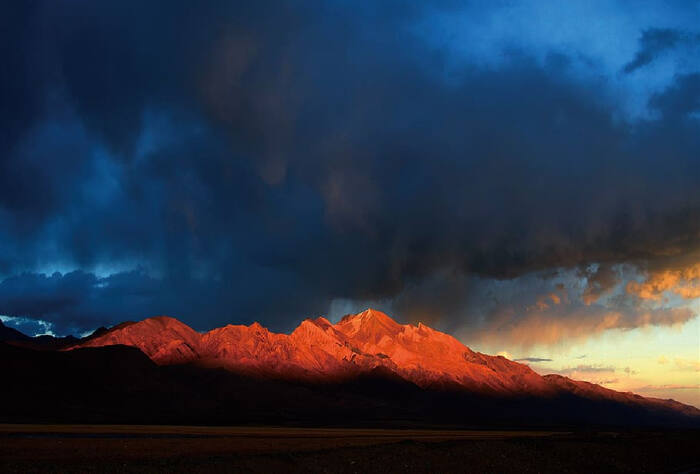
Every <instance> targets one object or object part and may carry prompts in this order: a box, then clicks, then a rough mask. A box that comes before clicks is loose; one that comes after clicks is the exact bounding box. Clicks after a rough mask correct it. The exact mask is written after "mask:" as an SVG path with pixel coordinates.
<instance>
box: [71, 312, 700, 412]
mask: <svg viewBox="0 0 700 474" xmlns="http://www.w3.org/2000/svg"><path fill="white" fill-rule="evenodd" d="M110 345H126V346H132V347H136V348H138V349H140V350H141V351H142V352H143V353H144V354H146V355H147V356H148V357H149V358H150V359H151V360H152V361H153V362H155V363H156V364H158V365H163V366H169V365H182V364H192V365H199V366H202V367H208V368H224V369H226V370H228V371H232V372H237V373H240V374H245V375H253V376H256V377H259V378H278V379H286V380H299V381H306V382H321V383H323V382H336V381H340V380H349V379H352V378H353V377H357V376H362V375H366V374H370V373H382V371H385V372H387V371H388V372H390V373H392V374H395V375H396V376H398V377H400V378H401V379H403V380H406V381H407V382H410V383H412V384H415V385H416V386H418V387H420V388H421V389H430V390H435V389H437V390H456V391H464V392H467V393H471V394H476V395H480V396H491V397H494V396H495V397H511V398H512V397H540V398H552V397H557V396H562V395H569V394H573V395H576V396H580V397H584V398H588V399H592V400H604V401H611V402H616V403H623V404H626V405H634V406H643V407H646V408H651V409H661V410H670V411H674V412H681V413H683V414H685V415H691V416H700V410H698V409H696V408H695V407H692V406H689V405H684V404H681V403H679V402H676V401H675V400H661V399H655V398H645V397H641V396H639V395H636V394H632V393H629V392H616V391H614V390H610V389H607V388H604V387H601V386H599V385H595V384H590V383H588V382H581V381H575V380H572V379H569V378H566V377H563V376H555V375H546V376H541V375H539V374H537V373H536V372H534V371H533V370H532V369H531V368H530V367H529V366H527V365H525V364H520V363H518V362H515V361H511V360H509V359H506V358H504V357H502V356H490V355H487V354H482V353H479V352H474V351H472V350H471V349H470V348H469V347H467V346H465V345H464V344H462V343H461V342H459V341H458V340H457V339H455V338H454V337H453V336H451V335H449V334H445V333H442V332H440V331H436V330H435V329H432V328H430V327H428V326H426V325H424V324H421V323H419V324H418V326H414V325H411V324H399V323H397V322H396V321H394V320H393V319H392V318H391V317H389V316H388V315H386V314H384V313H382V312H380V311H376V310H373V309H371V308H370V309H367V310H366V311H363V312H361V313H358V314H354V315H352V314H351V315H346V316H345V317H343V318H342V319H341V320H340V321H339V322H338V323H336V324H332V323H331V322H330V321H328V320H327V319H326V318H324V317H318V318H315V319H311V318H309V319H305V320H304V321H302V322H301V323H300V324H299V326H297V328H295V329H294V330H293V331H292V332H291V333H290V334H280V333H273V332H271V331H269V330H268V329H266V328H264V327H263V326H262V325H260V324H259V323H257V322H256V323H253V324H251V325H249V326H244V325H233V324H229V325H226V326H224V327H221V328H215V329H212V330H210V331H207V332H204V333H199V332H197V331H195V330H194V329H192V328H190V327H189V326H187V325H186V324H184V323H182V322H180V321H178V320H177V319H175V318H171V317H168V316H157V317H153V318H147V319H145V320H142V321H139V322H136V323H128V324H125V323H123V324H120V325H117V326H115V327H114V328H112V329H109V330H107V331H106V332H104V333H102V334H101V335H97V336H95V337H91V338H90V339H89V340H85V341H81V342H80V343H78V344H76V345H74V346H72V347H70V348H68V349H67V350H72V349H78V348H87V347H102V346H110Z"/></svg>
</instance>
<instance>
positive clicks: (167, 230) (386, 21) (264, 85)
mask: <svg viewBox="0 0 700 474" xmlns="http://www.w3.org/2000/svg"><path fill="white" fill-rule="evenodd" d="M462 7H463V6H462V5H454V4H452V2H444V3H443V2H429V3H422V4H421V5H420V6H407V5H402V4H395V3H393V2H387V3H379V4H372V5H369V6H364V7H355V6H353V7H350V6H349V5H346V4H345V3H344V2H318V3H316V2H311V3H305V4H303V5H298V4H294V3H287V2H270V3H268V2H262V3H259V2H256V3H253V4H245V3H234V4H230V5H224V6H222V5H215V4H213V3H212V4H206V5H198V6H195V5H193V4H192V3H191V2H179V1H174V2H167V3H164V4H156V3H147V4H138V3H135V2H107V3H100V5H97V4H94V3H93V2H82V3H79V4H75V3H74V2H60V1H52V2H21V3H18V4H7V5H4V6H3V7H1V8H2V10H3V11H2V12H0V13H2V16H3V18H6V19H7V20H8V25H9V28H7V29H4V30H3V31H2V33H0V35H2V37H1V38H0V44H2V45H3V46H0V48H2V49H1V50H0V59H2V63H3V65H4V66H3V68H2V69H0V84H1V85H0V103H3V104H4V107H3V109H2V113H1V114H0V145H1V147H0V149H1V150H2V151H1V152H0V275H2V277H3V278H7V279H6V280H5V281H4V282H2V283H1V284H0V314H7V315H10V316H23V317H29V318H34V319H42V320H49V321H52V322H54V323H55V324H56V325H57V326H60V327H62V328H75V330H84V329H89V328H90V327H95V326H97V325H100V324H105V323H110V322H112V323H113V322H117V321H120V320H123V319H135V318H141V317H146V316H150V315H153V314H162V313H169V314H172V315H173V316H177V317H180V318H182V319H183V320H184V321H186V322H187V323H189V324H192V325H193V326H195V327H202V328H205V327H211V326H214V325H221V324H225V323H227V322H230V321H241V322H250V321H252V320H261V321H262V322H263V323H265V324H266V325H269V326H271V327H273V328H275V329H288V328H289V327H290V325H292V324H294V322H296V321H298V319H299V318H301V317H304V316H308V315H313V314H318V313H322V312H324V311H326V309H327V308H329V307H330V305H331V303H332V302H333V301H338V300H345V301H354V302H362V301H368V300H373V301H374V300H379V301H390V302H391V303H390V304H391V305H393V307H394V308H396V310H397V313H398V314H396V316H397V317H398V318H399V319H403V320H412V319H415V318H419V317H420V318H423V319H426V320H427V319H430V318H434V319H439V320H440V321H442V322H441V324H442V325H443V326H445V327H449V326H452V327H457V326H466V327H468V328H477V329H478V330H481V329H484V328H486V329H484V330H488V331H490V332H491V333H492V334H498V333H499V332H504V331H505V332H507V333H508V334H510V336H508V337H510V340H512V341H515V342H518V343H523V344H525V343H526V342H527V341H530V340H533V339H532V338H535V339H534V340H536V341H540V342H547V341H553V340H555V339H558V338H561V337H577V336H578V335H579V334H584V333H586V334H590V333H596V332H598V331H602V330H606V329H608V328H622V329H625V328H631V327H637V326H640V325H646V324H656V325H669V324H680V323H682V322H684V321H687V320H689V319H690V318H691V317H692V316H693V315H692V314H691V313H690V310H688V309H687V308H672V307H665V306H663V305H661V306H660V307H649V308H646V309H645V310H644V311H636V310H633V309H630V308H621V307H617V306H612V307H606V308H601V307H599V306H600V304H599V301H600V300H601V298H602V299H605V298H608V297H609V296H610V294H611V292H612V290H611V288H613V287H615V285H617V284H618V279H617V277H616V276H615V274H614V272H613V270H611V269H612V268H613V266H614V265H617V264H621V263H627V264H630V265H635V266H637V267H639V268H642V269H648V271H649V273H648V278H647V279H646V280H644V281H639V282H637V283H629V285H630V286H628V287H627V288H628V289H629V292H630V294H631V295H632V296H635V295H636V296H637V297H639V298H642V299H645V298H646V299H654V298H657V297H658V295H659V294H660V292H663V291H666V290H671V291H673V292H675V293H676V294H678V295H680V296H683V297H687V298H691V297H696V296H697V294H695V293H693V292H694V291H695V287H691V286H688V285H689V284H686V283H687V282H688V281H690V280H692V278H691V276H690V275H685V274H684V273H682V271H681V273H679V274H678V279H677V280H676V282H675V283H673V284H672V285H671V286H668V282H667V279H668V275H666V274H662V273H654V272H655V270H654V269H655V268H657V267H658V266H659V265H661V264H660V263H658V262H665V261H666V259H668V258H670V257H669V256H676V257H677V258H685V259H686V260H687V258H688V255H690V256H692V255H697V253H694V252H696V251H697V249H698V236H699V235H700V194H698V192H697V189H698V187H699V185H700V166H697V164H698V163H697V159H698V158H697V157H698V155H699V152H700V138H699V137H700V133H698V132H699V131H700V130H699V127H700V125H699V120H698V113H699V112H700V74H699V73H700V66H699V65H698V64H697V61H696V60H695V62H694V61H693V60H692V59H691V60H690V61H686V62H685V63H684V64H686V66H683V68H679V69H677V74H676V75H675V76H673V77H672V78H671V79H670V82H669V83H664V84H662V85H661V86H658V87H656V88H654V87H651V86H650V87H649V88H648V91H649V92H648V94H647V95H645V96H644V97H645V98H646V107H647V109H648V111H649V114H648V115H647V116H642V117H636V118H634V119H633V120H628V119H626V118H621V116H622V114H621V111H620V109H619V104H618V102H617V101H616V100H615V94H616V89H615V88H613V87H611V86H610V81H612V80H613V79H611V78H613V77H617V76H615V75H616V74H619V72H620V71H619V70H615V71H614V72H612V73H611V72H610V71H609V70H608V69H606V68H605V67H604V66H602V65H601V64H603V65H604V64H607V63H606V58H603V57H596V56H595V55H596V54H598V53H597V52H596V50H595V49H591V50H583V49H581V48H583V46H581V47H580V48H579V47H578V46H576V47H573V46H570V45H569V46H567V47H563V45H562V47H558V46H557V45H550V46H547V47H545V46H542V45H539V46H537V48H535V47H534V46H531V43H528V42H525V41H523V42H522V44H521V45H520V47H513V45H512V44H505V43H504V44H503V45H502V46H501V47H498V48H497V49H493V50H490V51H494V57H496V56H497V59H498V61H493V62H492V63H490V64H489V65H484V64H483V63H481V62H479V61H472V60H470V59H469V58H466V57H460V58H457V59H456V58H455V56H454V45H453V44H442V43H441V40H439V38H438V37H437V36H436V35H435V34H434V33H431V32H432V31H434V29H431V28H428V27H427V26H430V25H431V24H432V23H431V22H433V21H435V20H433V19H434V18H437V17H439V16H440V15H452V16H455V17H456V16H457V15H460V12H462V11H463V9H462ZM530 7H532V5H530ZM530 7H528V4H526V5H525V8H524V9H522V8H518V9H517V10H515V11H517V12H523V11H524V12H525V13H524V15H526V16H527V14H528V13H527V12H528V11H529V10H528V8H530ZM489 8H490V7H489V6H488V5H485V6H482V7H481V9H480V11H481V13H483V14H484V15H486V16H488V15H489V14H491V13H492V14H493V15H500V14H501V10H500V8H501V6H499V7H498V8H496V7H494V8H495V9H494V10H493V12H491V10H489ZM611 8H612V7H611ZM689 8H690V7H689ZM536 10H537V9H536V8H534V7H533V10H532V12H533V13H532V14H534V13H535V12H536ZM668 11H669V12H670V13H669V18H671V20H673V19H674V18H677V19H678V22H681V23H682V22H683V21H684V20H683V18H685V17H687V10H684V9H682V8H681V9H680V10H678V11H676V10H675V7H674V9H671V8H670V7H669V10H668ZM617 13H618V14H619V15H622V16H625V15H627V14H628V13H629V12H626V11H624V10H619V11H618V12H617ZM673 15H675V16H673ZM526 19H527V18H525V20H526ZM671 20H669V21H671ZM580 22H581V23H580V24H577V25H576V26H577V27H578V28H583V26H585V24H586V18H581V19H580ZM671 23H673V22H672V21H671ZM493 24H494V25H496V24H497V23H493ZM426 25H427V26H426ZM467 26H468V27H470V28H471V27H473V28H476V24H474V25H471V26H470V25H467ZM493 28H494V29H493V30H492V31H491V33H492V34H491V36H490V37H494V38H495V37H499V35H503V34H505V33H504V31H503V30H502V29H500V28H499V27H496V26H494V27H493ZM533 28H535V27H533ZM540 28H544V26H540ZM532 33H533V37H540V36H547V35H546V34H545V33H547V32H546V31H533V32H532ZM535 33H537V34H535ZM697 34H698V32H696V31H691V30H689V29H688V28H687V25H681V24H680V23H679V25H675V24H672V25H671V26H668V25H662V26H659V25H652V24H646V23H640V24H639V25H637V26H636V29H635V31H634V32H633V34H631V35H629V36H630V37H629V41H630V44H632V45H633V46H634V45H636V46H634V47H636V48H637V49H636V50H634V51H631V52H630V54H629V56H628V57H626V58H625V59H624V60H623V64H626V65H625V66H624V72H626V73H628V75H629V76H634V77H635V80H639V77H638V76H639V75H643V74H646V73H647V72H645V71H649V70H653V67H652V66H653V65H654V63H655V62H656V61H661V60H662V59H663V58H668V57H671V58H673V55H670V56H669V55H667V53H670V52H671V51H675V50H678V48H692V47H693V46H692V44H693V38H696V37H697ZM487 36H488V35H487ZM640 38H641V39H640ZM638 40H639V42H638ZM475 44H476V43H475ZM494 44H496V43H494ZM576 45H579V43H576ZM516 46H517V45H516ZM579 46H580V45H579ZM494 48H496V47H495V46H494ZM582 64H585V65H586V68H585V69H586V71H587V72H586V74H583V73H581V70H582V69H581V65H582ZM688 64H690V65H689V66H688ZM674 70H675V69H674ZM591 71H593V73H591ZM648 73H649V74H652V73H653V71H651V72H648ZM611 74H612V75H611ZM642 77H646V76H642ZM616 80H617V79H616ZM649 84H657V82H655V81H654V78H653V77H652V76H649ZM593 263H597V264H599V265H600V266H599V267H598V269H597V270H596V271H595V273H590V274H589V275H588V276H585V275H583V276H581V277H580V278H581V279H584V278H587V279H588V280H587V281H588V282H589V284H590V286H589V288H590V289H589V290H587V293H585V294H584V296H583V298H584V299H583V303H584V304H579V303H578V302H574V306H573V307H571V308H569V309H567V310H565V311H563V312H559V311H557V312H556V314H555V311H554V310H553V308H554V307H555V306H557V307H559V308H561V307H563V306H562V305H564V306H565V305H567V303H566V302H565V301H563V302H561V301H560V302H559V303H557V302H556V301H554V299H553V298H552V297H545V298H544V299H543V300H542V301H540V302H539V303H540V307H539V309H537V312H535V311H529V312H528V316H527V317H521V316H522V315H523V314H524V313H523V312H515V313H507V312H500V313H499V312H497V311H495V310H494V311H495V312H479V314H480V315H482V316H483V317H485V318H488V320H482V319H481V318H482V316H474V314H473V313H466V312H465V311H466V310H465V308H473V307H474V306H475V305H477V306H479V307H481V306H483V305H481V303H479V302H480V301H481V300H482V299H483V297H481V296H478V295H476V296H475V295H474V294H473V292H472V291H471V290H470V291H465V288H467V289H468V288H471V285H476V286H479V287H482V286H483V283H479V282H483V281H488V282H490V283H488V285H490V287H497V286H498V285H499V283H498V282H499V281H502V280H503V279H506V281H507V280H508V279H512V278H515V277H523V276H527V275H531V274H535V273H537V274H538V275H539V274H540V273H538V272H548V271H550V272H551V271H558V270H557V269H561V268H565V269H571V268H576V269H583V270H580V271H582V272H585V271H588V270H585V269H587V268H588V265H590V264H593ZM57 269H58V270H61V269H65V270H61V272H62V273H61V274H54V271H55V270H57ZM73 270H75V271H73ZM591 271H592V270H591ZM670 271H672V272H673V271H676V270H670ZM678 271H680V270H678ZM673 275H675V273H674V274H673ZM693 278H696V277H693ZM581 281H583V280H581ZM475 282H476V283H475ZM488 285H487V286H488ZM637 285H639V286H637ZM664 285H667V286H668V287H666V286H664ZM679 285H680V286H679ZM553 291H556V289H554V290H550V291H549V293H548V294H553V293H552V292H553ZM465 294H469V295H471V296H470V298H471V299H470V302H467V301H466V300H465V298H466V296H465ZM543 294H544V293H543ZM554 294H556V293H554ZM693 295H694V296H693ZM560 297H561V298H563V295H560V296H557V298H560ZM647 297H648V298H647ZM530 304H531V305H532V306H536V305H537V304H538V302H537V301H534V302H531V303H530ZM545 305H547V307H545ZM596 305H598V306H596ZM509 314H510V316H509ZM544 322H546V323H547V326H546V329H544V330H541V328H540V329H539V330H538V327H539V326H541V325H542V324H543V323H544ZM485 337H490V336H485Z"/></svg>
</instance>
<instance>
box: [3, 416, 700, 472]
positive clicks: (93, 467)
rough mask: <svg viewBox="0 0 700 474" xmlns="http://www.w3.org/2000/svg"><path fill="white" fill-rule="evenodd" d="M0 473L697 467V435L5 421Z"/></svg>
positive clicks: (650, 469)
mask: <svg viewBox="0 0 700 474" xmlns="http://www.w3.org/2000/svg"><path fill="white" fill-rule="evenodd" d="M0 472H13V473H14V472H16V473H31V472H42V473H43V472H75V473H86V472H99V473H116V472H149V473H150V472H164V473H165V472H168V473H169V472H187V473H198V472H202V473H204V472H252V473H257V472H265V473H268V472H329V473H336V472H338V473H375V472H376V473H386V472H476V473H484V472H493V473H510V472H513V473H516V472H517V473H528V472H533V473H536V472H556V473H566V472H572V473H577V472H581V473H584V472H585V473H590V472H635V473H642V472H653V473H684V474H689V473H700V431H625V432H593V431H589V432H564V431H489V430H439V429H356V428H353V429H343V428H286V427H279V428H272V427H196V426H144V425H30V424H15V425H9V424H5V425H1V424H0Z"/></svg>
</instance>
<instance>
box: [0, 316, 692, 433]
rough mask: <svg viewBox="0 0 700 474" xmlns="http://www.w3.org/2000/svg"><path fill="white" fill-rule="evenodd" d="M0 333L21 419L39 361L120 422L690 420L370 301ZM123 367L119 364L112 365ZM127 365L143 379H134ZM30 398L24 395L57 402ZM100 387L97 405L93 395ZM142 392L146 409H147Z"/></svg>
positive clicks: (686, 414) (686, 412) (668, 405)
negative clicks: (37, 339) (213, 318)
mask: <svg viewBox="0 0 700 474" xmlns="http://www.w3.org/2000/svg"><path fill="white" fill-rule="evenodd" d="M11 344H12V346H7V345H4V346H3V350H4V352H5V353H6V354H5V355H6V357H4V358H3V359H4V360H5V361H6V366H9V369H10V370H9V372H11V373H12V374H13V376H14V377H15V378H17V379H18V380H17V381H16V382H17V383H15V384H13V385H12V387H13V389H14V391H12V390H10V392H12V393H11V394H9V395H8V393H7V392H5V393H4V394H3V395H2V396H3V397H10V398H12V403H14V404H15V405H16V406H17V404H19V405H22V406H26V410H25V411H26V416H29V417H30V418H31V417H32V416H33V415H32V413H33V412H32V407H31V404H29V405H28V404H27V399H26V393H24V392H26V390H24V387H32V388H31V390H32V391H33V393H36V391H39V392H41V379H42V377H41V376H39V377H36V376H35V375H37V372H41V373H43V374H44V377H48V378H50V379H51V380H53V381H54V382H53V383H54V384H56V385H58V386H65V387H66V393H74V392H76V390H77V389H76V387H78V386H81V387H85V389H86V390H88V391H89V392H90V393H93V394H94V397H93V398H92V399H90V400H89V401H86V402H85V403H86V404H87V405H85V406H90V407H93V408H92V409H91V411H92V414H90V415H89V416H87V414H86V413H85V412H84V411H83V412H82V413H81V410H79V409H78V410H76V406H69V407H65V406H63V405H61V406H62V407H63V408H62V409H63V410H64V414H65V413H71V414H72V415H71V416H72V417H73V418H71V419H75V418H78V419H80V418H81V416H82V417H84V418H89V419H90V420H94V419H95V416H97V420H98V421H106V420H109V421H114V420H116V421H120V420H122V419H123V418H124V417H125V416H126V417H127V418H129V419H130V420H132V421H133V420H136V421H139V420H140V418H139V416H140V415H139V414H145V413H148V415H147V416H150V417H153V416H155V417H156V418H157V421H163V420H165V421H178V422H184V421H185V419H191V418H192V417H194V419H195V420H197V421H199V420H202V421H207V422H211V419H212V418H214V419H216V420H217V421H219V422H223V421H224V420H228V422H240V421H243V422H274V423H284V422H295V423H299V422H301V423H311V424H324V423H334V424H338V423H340V424H347V423H356V422H359V421H360V420H363V421H364V422H368V423H376V422H380V421H381V422H382V423H386V422H391V423H397V422H400V423H422V424H425V423H446V422H449V423H456V424H465V423H466V424H479V425H484V424H486V425H503V424H508V425H509V426H512V425H533V424H536V425H547V424H550V425H551V424H581V423H591V424H643V425H644V424H646V425H648V424H666V423H672V424H683V425H685V424H688V423H690V424H692V425H697V424H698V422H700V410H698V409H696V408H695V407H692V406H688V405H684V404H681V403H679V402H676V401H674V400H661V399H655V398H645V397H641V396H639V395H636V394H633V393H629V392H627V393H622V392H616V391H613V390H610V389H606V388H604V387H601V386H599V385H595V384H591V383H588V382H582V381H575V380H572V379H569V378H567V377H563V376H560V375H545V376H541V375H539V374H537V373H536V372H534V371H533V370H532V369H531V368H530V367H528V366H527V365H525V364H520V363H518V362H514V361H511V360H509V359H507V358H504V357H502V356H490V355H486V354H482V353H479V352H475V351H472V350H471V349H469V348H468V347H466V346H465V345H463V344H462V343H461V342H459V341H458V340H457V339H455V338H454V337H452V336H450V335H448V334H445V333H442V332H440V331H436V330H434V329H432V328H430V327H428V326H426V325H424V324H420V323H419V324H418V325H417V326H414V325H410V324H399V323H397V322H396V321H394V320H393V319H392V318H390V317H389V316H387V315H386V314H384V313H382V312H380V311H376V310H373V309H368V310H366V311H364V312H362V313H359V314H353V315H347V316H345V317H344V318H343V319H341V320H340V321H339V322H338V323H336V324H332V323H331V322H330V321H328V320H327V319H325V318H323V317H319V318H316V319H307V320H305V321H303V322H302V323H301V324H300V325H299V326H298V327H297V328H296V329H295V330H294V331H293V332H292V333H291V334H278V333H273V332H270V331H269V330H267V329H266V328H264V327H262V326H261V325H260V324H258V323H254V324H252V325H250V326H243V325H228V326H225V327H222V328H217V329H213V330H211V331H208V332H205V333H200V332H197V331H195V330H194V329H192V328H190V327H189V326H187V325H186V324H184V323H182V322H180V321H178V320H177V319H174V318H170V317H166V316H160V317H153V318H148V319H145V320H143V321H140V322H125V323H122V324H119V325H117V326H114V327H112V328H110V329H105V328H101V329H100V330H98V331H96V332H95V333H93V334H92V335H91V336H88V337H87V338H84V339H81V340H74V341H70V340H69V341H66V340H63V341H62V342H61V343H60V344H54V345H53V349H55V350H49V351H46V350H44V351H41V353H39V351H37V350H36V349H37V348H36V347H32V344H30V343H28V341H27V340H20V341H19V342H18V343H15V342H13V343H11ZM35 345H36V344H35ZM125 346H127V347H125ZM133 351H136V352H133ZM97 360H102V361H109V363H108V366H107V367H104V368H102V369H100V366H99V364H97V365H95V361H97ZM22 361H25V362H22ZM27 361H28V362H27ZM13 364H14V365H13ZM131 366H134V367H131ZM13 367H14V369H13ZM25 369H26V371H27V372H29V373H33V375H34V376H33V378H31V379H30V378H28V377H27V376H26V374H24V372H23V370H25ZM115 371H116V372H117V373H113V372H115ZM123 371H129V372H130V374H125V373H119V372H123ZM61 372H64V373H66V374H67V375H66V377H61V376H60V375H58V374H61ZM80 372H82V374H81V373H80ZM95 372H99V375H97V376H96V374H95ZM134 374H142V375H143V376H144V377H146V378H147V379H148V380H142V379H141V378H140V377H138V376H136V378H135V379H134V377H135V375H134ZM124 377H126V379H127V381H126V382H125V381H124ZM67 379H71V380H73V381H72V382H71V383H66V380H67ZM22 380H24V385H23V383H22ZM91 380H92V383H91ZM37 381H39V382H37ZM117 386H118V389H117V388H116V387H117ZM27 390H29V389H27ZM120 391H123V392H124V394H123V395H120V396H119V397H118V398H119V399H120V400H121V402H118V401H117V400H115V399H114V397H115V396H117V393H118V392H120ZM77 392H78V395H76V396H77V397H78V398H81V397H83V393H82V392H81V391H77ZM139 397H141V399H142V401H143V403H141V402H140V401H139V400H140V398H139ZM164 397H167V400H168V402H167V403H164V402H163V401H162V400H164V399H165V398H164ZM30 398H31V397H30ZM68 398H69V397H68ZM34 399H35V401H36V404H35V405H39V404H42V403H43V406H47V403H48V405H51V404H52V403H54V402H55V400H50V401H48V402H47V400H40V399H36V397H34ZM101 399H104V402H105V404H106V405H107V406H103V405H100V400H101ZM126 399H129V400H131V403H132V404H133V407H132V410H131V412H127V413H123V410H122V411H120V410H121V409H120V408H119V406H118V405H119V404H120V403H121V405H122V407H123V406H125V405H124V400H126ZM159 399H161V401H160V402H158V400H159ZM146 400H150V402H149V403H146ZM8 402H9V400H8ZM61 403H63V402H61ZM65 403H68V404H70V403H71V402H70V401H66V402H65ZM65 403H63V404H64V405H65ZM73 403H75V400H73ZM170 403H172V405H169V404H170ZM149 404H152V405H153V407H152V408H150V409H148V410H146V406H148V405H149ZM184 407H189V408H188V409H187V410H185V409H184ZM242 407H245V409H243V408H242ZM78 408H79V407H78ZM46 413H47V414H48V413H49V412H46ZM1 415H2V413H0V417H1ZM53 416H55V414H54V415H53ZM159 416H160V418H158V417H159ZM13 421H17V419H16V418H13Z"/></svg>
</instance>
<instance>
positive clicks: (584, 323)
mask: <svg viewBox="0 0 700 474" xmlns="http://www.w3.org/2000/svg"><path fill="white" fill-rule="evenodd" d="M555 313H556V314H555ZM695 316H696V315H695V314H694V313H693V312H692V311H691V310H690V309H688V308H659V309H641V308H633V309H626V310H608V309H605V308H600V307H595V308H594V307H585V306H584V307H579V308H569V309H568V310H564V308H562V310H561V311H558V312H554V311H531V312H526V313H525V314H524V315H522V316H521V317H517V316H516V315H514V314H513V313H512V312H511V311H506V312H504V313H503V314H502V315H501V316H500V317H494V318H493V319H492V321H491V324H489V325H488V326H487V327H485V328H483V330H482V331H481V334H480V335H481V340H482V341H484V342H487V343H493V342H499V343H504V342H507V343H508V344H510V346H509V347H513V346H518V347H522V348H528V347H532V346H534V345H538V344H544V345H555V344H558V343H561V342H563V341H567V340H583V339H585V338H588V337H591V336H594V335H597V334H600V333H602V332H604V331H607V330H612V329H619V330H630V329H635V328H641V327H648V326H676V325H681V324H684V323H686V322H687V321H689V320H691V319H693V318H694V317H695Z"/></svg>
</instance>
